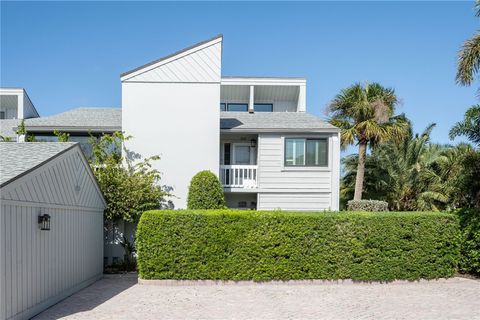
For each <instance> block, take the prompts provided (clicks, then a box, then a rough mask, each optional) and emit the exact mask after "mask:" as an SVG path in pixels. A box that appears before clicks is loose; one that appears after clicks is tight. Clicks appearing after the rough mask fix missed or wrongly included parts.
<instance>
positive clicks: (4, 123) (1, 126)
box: [0, 119, 22, 138]
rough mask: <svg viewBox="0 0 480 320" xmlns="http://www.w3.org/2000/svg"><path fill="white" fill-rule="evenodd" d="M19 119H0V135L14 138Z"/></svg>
mask: <svg viewBox="0 0 480 320" xmlns="http://www.w3.org/2000/svg"><path fill="white" fill-rule="evenodd" d="M20 121H22V120H19V119H0V136H2V137H8V138H16V136H17V134H16V133H15V131H16V130H17V127H18V125H19V124H20Z"/></svg>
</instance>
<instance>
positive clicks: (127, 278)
mask: <svg viewBox="0 0 480 320" xmlns="http://www.w3.org/2000/svg"><path fill="white" fill-rule="evenodd" d="M137 281H138V275H137V274H136V273H131V274H124V275H105V276H104V278H102V279H100V280H98V281H97V282H95V283H93V284H92V285H90V286H88V287H86V288H84V289H82V290H80V291H78V292H77V293H74V294H73V295H71V296H69V297H67V298H65V299H63V300H62V301H60V302H58V303H57V304H54V305H53V306H51V307H50V308H48V309H46V310H44V311H43V312H42V313H40V314H38V315H36V316H35V317H34V318H32V319H33V320H40V319H58V318H62V317H66V316H70V315H73V314H76V313H79V312H84V311H89V310H92V309H94V308H96V307H97V306H99V305H101V304H102V303H104V302H106V301H108V300H110V299H111V298H113V297H114V296H116V295H118V294H120V293H121V292H123V291H125V290H127V289H128V288H130V287H132V286H134V285H135V284H137Z"/></svg>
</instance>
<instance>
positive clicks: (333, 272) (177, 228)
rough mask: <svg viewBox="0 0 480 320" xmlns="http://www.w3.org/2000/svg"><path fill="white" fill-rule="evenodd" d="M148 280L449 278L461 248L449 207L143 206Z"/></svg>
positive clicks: (142, 261) (141, 258)
mask: <svg viewBox="0 0 480 320" xmlns="http://www.w3.org/2000/svg"><path fill="white" fill-rule="evenodd" d="M136 247H137V250H138V258H137V260H138V266H139V274H140V277H141V278H143V279H193V280H197V279H215V280H217V279H218V280H256V281H263V280H288V279H354V280H394V279H419V278H427V279H432V278H440V277H450V276H452V275H453V273H454V272H455V268H456V265H457V262H458V258H459V257H458V254H459V229H458V221H457V217H456V216H455V215H453V214H447V213H425V212H422V213H415V212H408V213H398V212H388V213H387V212H386V213H368V212H363V213H359V212H345V213H328V212H321V213H295V212H281V211H270V212H267V211H263V212H262V211H241V210H181V211H149V212H145V213H144V214H143V215H142V217H141V219H140V223H139V225H138V228H137V240H136Z"/></svg>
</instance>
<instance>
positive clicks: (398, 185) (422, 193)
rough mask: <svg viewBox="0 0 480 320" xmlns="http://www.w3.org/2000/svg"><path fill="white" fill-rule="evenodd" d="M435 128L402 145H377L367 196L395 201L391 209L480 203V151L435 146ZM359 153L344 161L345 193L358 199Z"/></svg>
mask: <svg viewBox="0 0 480 320" xmlns="http://www.w3.org/2000/svg"><path fill="white" fill-rule="evenodd" d="M433 128H434V125H430V126H428V127H427V128H426V129H425V131H424V132H423V133H421V134H415V135H414V134H413V133H412V131H411V130H410V131H409V134H408V135H407V137H406V138H405V139H404V140H403V141H402V142H401V143H397V144H389V145H382V146H377V147H376V148H374V149H373V150H372V152H371V154H370V155H368V156H367V158H366V161H365V184H364V193H365V196H366V197H368V198H370V199H376V200H383V201H387V202H388V203H389V207H390V209H391V210H401V211H412V210H434V211H438V210H446V209H454V208H460V207H473V206H478V205H479V204H480V181H479V180H480V179H478V176H480V153H479V152H478V151H475V150H474V149H473V148H472V147H471V146H469V145H466V144H459V145H457V146H455V147H452V146H448V145H439V144H435V143H431V142H430V134H431V131H432V130H433ZM357 158H358V156H357V155H351V156H348V157H346V158H344V159H343V160H342V162H343V165H344V171H345V174H344V176H343V177H342V183H341V195H342V198H343V199H352V197H353V192H354V188H355V177H356V172H357V162H358V160H357Z"/></svg>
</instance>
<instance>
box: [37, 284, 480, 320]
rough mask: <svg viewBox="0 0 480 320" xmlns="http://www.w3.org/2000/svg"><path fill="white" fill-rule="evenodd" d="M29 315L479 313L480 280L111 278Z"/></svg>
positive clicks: (222, 316)
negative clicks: (159, 281) (188, 281)
mask: <svg viewBox="0 0 480 320" xmlns="http://www.w3.org/2000/svg"><path fill="white" fill-rule="evenodd" d="M34 319H36V320H40V319H435V320H438V319H480V281H479V280H472V279H466V278H452V279H448V280H444V279H442V280H435V281H420V282H406V281H396V282H392V283H388V284H381V283H353V282H351V281H346V282H328V283H320V284H305V283H298V284H273V283H264V284H252V283H248V284H245V283H243V284H237V285H221V284H217V285H146V284H137V280H136V278H135V277H134V276H132V275H130V276H124V277H121V276H114V277H111V276H109V277H107V278H105V279H102V280H100V281H98V282H96V283H95V284H93V285H91V286H90V287H88V288H86V289H84V290H82V291H80V292H78V293H76V294H75V295H73V296H71V297H69V298H67V299H65V300H63V301H62V302H60V303H58V304H57V305H55V306H53V307H51V308H50V309H48V310H46V311H44V312H43V313H41V314H39V315H38V316H37V317H35V318H34Z"/></svg>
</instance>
